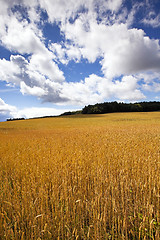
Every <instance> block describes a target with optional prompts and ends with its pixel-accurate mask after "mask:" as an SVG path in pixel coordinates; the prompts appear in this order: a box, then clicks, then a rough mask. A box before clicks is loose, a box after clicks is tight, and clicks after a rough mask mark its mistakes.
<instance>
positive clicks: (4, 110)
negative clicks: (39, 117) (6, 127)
mask: <svg viewBox="0 0 160 240" xmlns="http://www.w3.org/2000/svg"><path fill="white" fill-rule="evenodd" d="M15 111H17V109H16V107H15V106H12V105H9V104H7V103H5V102H4V101H3V100H2V99H1V98H0V115H4V116H9V117H10V116H12V114H13V113H14V112H15Z"/></svg>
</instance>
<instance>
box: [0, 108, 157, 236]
mask: <svg viewBox="0 0 160 240" xmlns="http://www.w3.org/2000/svg"><path fill="white" fill-rule="evenodd" d="M0 239H2V240H3V239H9V240H10V239H15V240H18V239H28V240H30V239H37V240H40V239H57V240H58V239H59V240H60V239H62V240H64V239H77V240H80V239H96V240H100V239H112V240H113V239H117V240H120V239H124V240H127V239H155V240H158V239H160V113H158V112H157V113H125V114H120V113H119V114H108V115H98V116H94V115H93V116H85V117H82V116H78V117H66V118H65V117H63V118H62V117H61V118H48V119H36V120H25V121H16V122H5V123H0Z"/></svg>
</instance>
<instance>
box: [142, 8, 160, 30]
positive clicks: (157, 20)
mask: <svg viewBox="0 0 160 240" xmlns="http://www.w3.org/2000/svg"><path fill="white" fill-rule="evenodd" d="M141 22H142V23H144V24H145V25H149V26H152V27H153V28H158V27H160V14H158V15H157V14H156V13H155V12H154V11H151V12H149V14H148V16H146V17H145V18H144V19H143V20H142V21H141Z"/></svg>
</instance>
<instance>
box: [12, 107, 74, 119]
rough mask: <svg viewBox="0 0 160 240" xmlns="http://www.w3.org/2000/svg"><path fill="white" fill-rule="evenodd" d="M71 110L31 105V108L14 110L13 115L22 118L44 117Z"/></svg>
mask: <svg viewBox="0 0 160 240" xmlns="http://www.w3.org/2000/svg"><path fill="white" fill-rule="evenodd" d="M70 110H71V109H70ZM70 110H69V109H56V108H46V107H31V108H24V109H22V110H17V111H16V112H14V114H13V117H14V118H22V117H24V118H35V117H43V116H58V115H60V114H62V113H64V112H68V111H70Z"/></svg>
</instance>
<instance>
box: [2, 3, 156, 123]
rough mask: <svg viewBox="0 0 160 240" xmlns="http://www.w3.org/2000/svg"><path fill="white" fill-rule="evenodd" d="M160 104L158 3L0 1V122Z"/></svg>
mask: <svg viewBox="0 0 160 240" xmlns="http://www.w3.org/2000/svg"><path fill="white" fill-rule="evenodd" d="M104 101H123V102H136V101H160V1H159V0H142V1H140V0H139V1H137V2H136V1H135V0H126V1H125V0H87V1H86V0H76V1H75V0H0V121H3V120H5V119H6V118H9V117H14V118H16V117H25V118H28V117H36V116H44V115H57V114H60V113H62V112H64V111H69V110H77V109H81V108H83V107H84V106H85V105H88V104H95V103H97V102H104Z"/></svg>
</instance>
